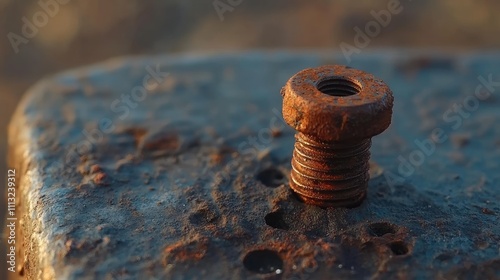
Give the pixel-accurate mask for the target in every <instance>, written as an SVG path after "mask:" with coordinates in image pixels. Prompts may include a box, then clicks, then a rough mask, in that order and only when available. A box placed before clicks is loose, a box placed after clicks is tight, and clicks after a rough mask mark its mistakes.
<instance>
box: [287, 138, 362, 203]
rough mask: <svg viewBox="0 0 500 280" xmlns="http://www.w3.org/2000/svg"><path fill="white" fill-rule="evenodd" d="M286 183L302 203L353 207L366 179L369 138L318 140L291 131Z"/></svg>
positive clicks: (359, 197)
mask: <svg viewBox="0 0 500 280" xmlns="http://www.w3.org/2000/svg"><path fill="white" fill-rule="evenodd" d="M295 139H296V142H295V149H294V151H293V157H292V172H291V180H290V187H291V188H292V189H293V190H294V191H295V193H296V194H297V195H298V196H299V198H300V199H302V200H304V201H305V202H306V203H311V204H315V205H318V206H320V207H355V206H357V205H359V204H360V203H361V202H362V200H363V199H364V197H365V194H366V189H367V187H368V180H369V173H368V171H369V159H370V146H371V139H370V138H368V139H364V140H358V141H350V142H322V141H318V140H316V139H314V138H312V137H311V136H309V135H305V134H303V133H300V132H299V133H297V134H296V135H295Z"/></svg>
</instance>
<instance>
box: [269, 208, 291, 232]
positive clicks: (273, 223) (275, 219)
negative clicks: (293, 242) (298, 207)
mask: <svg viewBox="0 0 500 280" xmlns="http://www.w3.org/2000/svg"><path fill="white" fill-rule="evenodd" d="M264 220H266V224H267V225H268V226H270V227H273V228H277V229H284V230H288V229H289V228H290V227H289V226H288V225H287V224H286V222H285V220H284V217H283V213H282V212H281V211H276V212H271V213H269V214H267V215H266V216H265V217H264Z"/></svg>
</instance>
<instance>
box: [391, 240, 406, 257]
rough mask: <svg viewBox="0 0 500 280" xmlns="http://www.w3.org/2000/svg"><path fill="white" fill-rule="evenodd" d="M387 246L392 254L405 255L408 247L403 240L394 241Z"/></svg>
mask: <svg viewBox="0 0 500 280" xmlns="http://www.w3.org/2000/svg"><path fill="white" fill-rule="evenodd" d="M389 248H391V251H392V253H394V255H398V256H401V255H406V254H407V253H408V247H406V244H405V243H404V242H403V241H395V242H392V243H391V244H389Z"/></svg>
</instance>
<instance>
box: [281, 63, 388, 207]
mask: <svg viewBox="0 0 500 280" xmlns="http://www.w3.org/2000/svg"><path fill="white" fill-rule="evenodd" d="M281 95H282V96H283V117H284V119H285V121H286V122H287V123H288V125H290V126H291V127H293V128H294V129H295V130H296V131H297V134H296V135H295V140H296V141H295V148H294V151H293V157H292V171H291V174H290V177H291V180H290V187H291V188H292V190H293V191H294V192H295V193H296V194H297V195H298V197H299V198H300V199H301V200H303V201H304V202H305V203H309V204H314V205H317V206H320V207H355V206H358V205H359V204H361V202H362V201H363V199H364V198H365V196H366V190H367V187H368V180H369V173H368V171H369V159H370V146H371V137H373V136H375V135H378V134H380V133H382V132H383V131H384V130H385V129H386V128H387V127H388V126H389V125H390V123H391V116H392V105H393V100H394V98H393V96H392V92H391V90H390V89H389V87H388V86H387V85H386V84H385V83H384V82H383V81H382V80H379V79H377V78H375V77H374V76H373V75H371V74H368V73H365V72H363V71H360V70H355V69H352V68H350V67H347V66H338V65H331V66H322V67H318V68H313V69H305V70H302V71H300V72H299V73H297V74H295V75H294V76H293V77H291V78H290V80H288V82H287V83H286V85H285V86H284V87H283V89H282V90H281Z"/></svg>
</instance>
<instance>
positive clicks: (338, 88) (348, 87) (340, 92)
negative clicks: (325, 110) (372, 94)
mask: <svg viewBox="0 0 500 280" xmlns="http://www.w3.org/2000/svg"><path fill="white" fill-rule="evenodd" d="M316 88H317V89H318V90H319V91H321V92H322V93H324V94H327V95H331V96H339V97H342V96H349V95H355V94H358V93H360V92H361V86H360V85H359V83H358V82H355V81H353V80H350V79H347V78H343V77H332V78H328V79H326V80H323V81H320V82H319V83H318V85H317V86H316Z"/></svg>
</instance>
